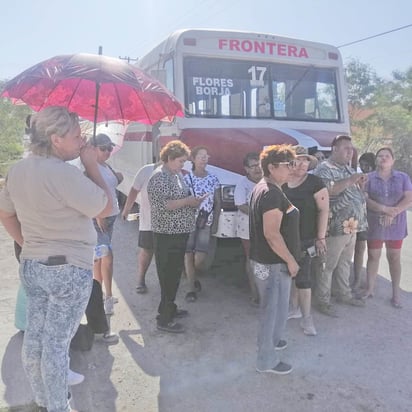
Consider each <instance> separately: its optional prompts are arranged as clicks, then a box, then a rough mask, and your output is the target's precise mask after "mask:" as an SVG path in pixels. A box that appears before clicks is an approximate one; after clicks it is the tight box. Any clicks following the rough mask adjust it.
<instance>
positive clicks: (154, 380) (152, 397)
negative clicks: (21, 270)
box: [0, 214, 412, 412]
mask: <svg viewBox="0 0 412 412" xmlns="http://www.w3.org/2000/svg"><path fill="white" fill-rule="evenodd" d="M409 215H410V216H409V220H410V221H411V220H412V216H411V214H409ZM137 227H138V226H137V222H121V221H118V222H117V223H116V227H115V234H114V250H115V275H114V277H115V280H114V283H115V285H114V290H115V294H116V296H117V297H118V298H119V303H118V304H117V305H115V315H114V316H112V318H111V319H112V320H111V323H112V328H113V330H115V331H117V332H118V333H119V335H120V342H119V343H118V344H116V345H110V346H108V345H107V344H105V343H103V342H99V341H96V342H95V343H94V346H93V348H92V350H91V351H89V352H74V353H72V369H74V370H76V371H78V372H80V373H83V374H84V375H85V376H86V379H85V381H84V383H83V384H81V385H78V386H76V387H73V388H72V393H73V399H74V401H73V406H74V407H76V408H77V409H78V410H79V411H83V412H86V411H87V412H94V411H96V412H97V411H99V412H105V411H107V412H113V411H127V412H129V411H130V412H135V411H144V412H151V411H162V412H174V411H176V412H193V411H196V412H203V411H205V412H206V411H207V412H219V411H222V412H226V411H228V412H229V411H239V412H243V411H245V412H246V411H253V410H259V411H282V412H283V411H322V412H324V411H333V412H341V411H342V412H347V411H361V412H369V411H370V412H372V411H379V412H383V411H388V412H389V411H396V412H402V411H404V412H407V411H411V410H412V397H411V381H412V357H411V356H410V354H409V351H410V348H411V346H412V333H411V330H412V316H411V315H412V296H411V291H412V278H411V276H410V268H411V264H412V254H411V253H410V250H412V249H411V243H412V241H408V240H407V241H406V242H405V245H404V251H403V280H402V288H403V291H404V292H403V309H401V310H397V309H394V308H392V307H391V306H390V304H389V298H390V282H389V281H388V271H387V265H386V264H382V265H381V276H380V278H379V280H378V289H377V293H376V296H375V298H374V299H369V300H368V302H367V306H366V307H365V308H356V307H348V306H341V305H339V306H338V310H339V315H340V316H339V318H338V319H332V318H329V317H326V316H323V315H321V314H319V313H317V312H316V311H315V312H314V319H315V324H316V327H317V330H318V336H316V337H307V336H304V335H303V333H302V331H301V329H300V327H299V321H298V320H291V321H289V322H288V328H287V336H286V338H287V340H288V348H287V349H286V350H285V351H284V352H283V354H282V356H283V360H285V361H287V362H289V363H291V364H292V365H293V366H294V371H293V372H292V373H291V374H290V375H287V376H274V375H270V376H268V375H261V374H258V373H257V372H255V341H256V326H257V309H256V308H255V307H253V306H251V305H250V304H249V301H248V293H247V289H246V282H245V279H244V275H243V274H242V270H241V264H240V262H239V261H238V259H237V258H235V257H234V256H235V252H238V250H236V246H234V245H233V243H230V242H229V243H228V242H226V243H225V247H226V249H225V250H224V249H223V248H222V247H221V248H220V249H219V262H220V264H219V265H215V266H214V267H213V268H212V270H211V273H209V274H208V275H206V276H205V277H204V278H203V279H202V286H203V290H202V292H201V294H200V296H199V299H198V301H197V302H196V303H190V304H187V303H185V302H184V295H185V293H186V287H185V282H184V281H182V284H181V287H180V291H179V295H178V299H177V301H178V303H179V305H181V307H184V308H186V309H188V310H189V311H190V317H189V318H187V319H185V320H184V324H185V325H186V326H187V333H185V334H183V335H170V334H165V333H161V332H159V331H157V330H156V327H155V322H154V317H155V314H156V309H157V305H158V300H159V286H158V282H157V278H156V274H155V268H154V265H153V264H152V266H151V267H150V270H149V273H148V276H147V285H148V288H149V293H148V294H147V295H137V294H136V292H135V290H134V288H135V260H136V252H135V249H136V247H135V245H136V244H137ZM0 244H1V249H0V260H1V267H2V278H3V282H2V285H3V286H2V293H1V295H0V318H1V319H2V333H1V335H0V355H1V358H2V364H1V374H2V381H1V382H0V394H1V395H0V412H4V411H27V412H28V411H31V410H33V408H32V405H31V402H32V394H31V391H30V388H29V385H28V383H27V380H26V378H25V376H24V373H23V369H22V365H21V360H20V351H21V344H22V334H21V333H20V332H17V331H16V329H15V328H14V325H13V321H14V304H15V297H16V293H17V287H18V276H17V263H16V262H15V259H14V257H13V252H12V242H11V241H10V239H9V238H8V237H7V235H6V234H5V232H4V230H3V229H0ZM10 407H13V408H10Z"/></svg>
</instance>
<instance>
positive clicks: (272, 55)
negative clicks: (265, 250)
mask: <svg viewBox="0 0 412 412" xmlns="http://www.w3.org/2000/svg"><path fill="white" fill-rule="evenodd" d="M137 65H138V66H139V67H140V68H141V69H143V70H144V71H146V72H147V73H149V74H151V75H152V76H154V77H156V78H157V79H159V80H160V81H161V82H162V83H163V84H165V85H166V86H167V87H168V89H170V90H171V91H172V93H174V94H175V95H176V97H177V98H178V99H179V100H180V101H181V102H182V104H183V106H184V109H185V116H184V117H183V118H176V119H175V121H174V122H173V123H160V124H158V125H156V126H155V127H154V128H153V129H152V128H151V127H147V126H144V125H141V124H137V123H134V124H131V125H130V126H129V127H128V129H127V131H126V133H125V136H124V141H123V146H122V148H121V150H120V151H119V152H118V153H116V155H114V156H113V163H114V167H115V168H116V169H119V170H121V171H122V172H123V173H124V175H125V181H124V184H123V186H121V190H122V191H123V192H124V193H126V194H127V193H128V191H129V188H130V186H131V183H132V180H133V177H134V174H135V173H136V171H137V169H138V168H139V167H140V166H142V165H143V164H146V163H149V162H151V161H153V159H156V158H157V155H158V151H159V147H161V145H163V144H164V142H166V141H168V140H171V139H176V138H178V139H181V140H182V141H183V142H185V143H186V144H187V145H188V146H189V147H194V146H196V145H204V146H206V147H208V151H209V153H210V155H211V157H210V162H209V163H210V168H211V169H212V170H211V171H212V172H213V173H215V174H216V175H218V177H219V180H220V182H221V184H222V190H221V193H222V198H223V205H224V208H223V213H222V214H221V217H220V222H219V230H218V234H217V236H218V237H234V236H235V232H234V228H235V225H234V216H235V213H234V207H233V190H234V185H235V184H236V181H237V179H238V178H239V177H240V175H243V174H244V170H243V167H242V160H243V157H244V156H245V154H246V153H248V152H259V151H261V150H262V148H263V147H264V146H267V145H271V144H279V143H290V144H293V145H295V144H301V145H303V146H305V147H314V146H317V147H318V149H319V150H323V151H328V150H330V144H331V141H332V139H333V138H334V137H335V136H336V135H337V134H347V133H349V115H348V108H347V93H346V86H345V82H344V70H343V65H342V59H341V56H340V53H339V51H338V50H337V49H336V48H335V47H333V46H330V45H327V44H320V43H314V42H310V41H306V40H298V39H291V38H286V37H280V36H277V35H273V34H262V33H250V32H240V31H226V30H203V29H202V30H197V29H193V30H181V31H177V32H175V33H173V34H171V35H170V36H169V37H168V38H167V39H166V40H165V41H163V42H162V43H160V44H159V45H158V46H157V47H155V48H154V49H153V50H151V51H150V52H149V53H148V54H146V55H145V56H144V57H142V58H141V59H139V61H138V63H137Z"/></svg>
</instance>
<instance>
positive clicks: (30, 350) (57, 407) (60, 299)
mask: <svg viewBox="0 0 412 412" xmlns="http://www.w3.org/2000/svg"><path fill="white" fill-rule="evenodd" d="M20 278H21V281H22V284H23V286H24V288H25V291H26V294H27V327H26V331H25V333H24V342H23V352H22V358H23V366H24V369H25V372H26V375H27V377H28V380H29V382H30V385H31V388H32V390H33V393H34V396H35V400H36V403H37V404H38V405H39V406H43V407H46V408H47V411H48V412H66V411H69V410H70V407H69V404H68V401H67V392H68V384H67V373H68V366H69V365H68V363H69V358H68V355H69V346H70V341H71V339H72V337H73V336H74V334H75V332H76V330H77V328H78V326H79V323H80V320H81V318H82V316H83V314H84V311H85V309H86V306H87V302H88V300H89V297H90V293H91V289H92V271H91V270H88V269H82V268H79V267H76V266H72V265H68V264H63V265H57V266H46V265H45V264H43V263H41V262H40V261H38V260H24V261H23V262H22V263H21V265H20Z"/></svg>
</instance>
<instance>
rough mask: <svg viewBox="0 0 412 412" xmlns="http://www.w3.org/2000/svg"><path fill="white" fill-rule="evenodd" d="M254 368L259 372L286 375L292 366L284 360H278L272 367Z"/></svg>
mask: <svg viewBox="0 0 412 412" xmlns="http://www.w3.org/2000/svg"><path fill="white" fill-rule="evenodd" d="M256 370H257V371H258V372H260V373H274V374H275V375H287V374H288V373H290V372H292V370H293V368H292V366H291V365H288V364H287V363H284V362H279V363H278V364H277V365H276V366H275V367H274V368H272V369H259V368H256Z"/></svg>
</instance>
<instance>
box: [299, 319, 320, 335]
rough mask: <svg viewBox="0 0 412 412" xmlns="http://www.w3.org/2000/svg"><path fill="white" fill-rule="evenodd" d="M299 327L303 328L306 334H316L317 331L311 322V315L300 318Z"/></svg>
mask: <svg viewBox="0 0 412 412" xmlns="http://www.w3.org/2000/svg"><path fill="white" fill-rule="evenodd" d="M300 327H301V328H302V329H303V333H304V334H305V335H308V336H316V335H317V332H316V329H315V325H314V324H313V318H312V316H311V315H309V316H306V317H305V318H302V320H301V321H300Z"/></svg>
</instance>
